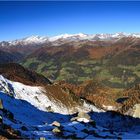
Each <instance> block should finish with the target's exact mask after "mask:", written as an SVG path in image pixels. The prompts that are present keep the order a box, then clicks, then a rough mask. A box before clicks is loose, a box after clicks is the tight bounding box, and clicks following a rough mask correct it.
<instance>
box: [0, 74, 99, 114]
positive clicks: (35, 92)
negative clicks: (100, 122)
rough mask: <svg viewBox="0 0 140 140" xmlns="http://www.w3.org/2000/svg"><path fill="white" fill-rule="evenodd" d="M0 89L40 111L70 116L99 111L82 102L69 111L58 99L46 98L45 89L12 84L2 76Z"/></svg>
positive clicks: (17, 83) (0, 76) (0, 77)
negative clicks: (76, 113) (80, 112)
mask: <svg viewBox="0 0 140 140" xmlns="http://www.w3.org/2000/svg"><path fill="white" fill-rule="evenodd" d="M0 89H1V91H3V92H5V93H7V94H9V95H11V96H14V97H15V98H16V99H22V100H25V101H27V102H29V103H31V104H32V105H34V106H35V107H37V108H38V109H40V110H42V111H53V112H57V113H61V114H69V113H70V114H71V113H74V112H76V111H80V110H83V109H84V110H85V111H86V112H88V111H90V110H94V111H97V112H99V111H101V110H99V109H97V108H96V107H95V106H93V105H90V104H87V103H86V102H83V106H80V104H77V106H75V108H74V109H73V108H72V109H70V108H68V107H67V106H66V105H65V104H63V102H60V101H59V100H58V99H54V98H53V97H52V98H50V96H49V97H48V96H47V95H48V94H49V91H47V89H45V88H43V87H39V86H29V85H24V84H22V83H19V82H13V81H10V80H7V79H6V78H4V77H3V76H2V75H0ZM47 92H48V93H47Z"/></svg>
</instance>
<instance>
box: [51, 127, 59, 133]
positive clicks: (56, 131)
mask: <svg viewBox="0 0 140 140" xmlns="http://www.w3.org/2000/svg"><path fill="white" fill-rule="evenodd" d="M52 132H53V133H61V130H60V129H59V128H57V127H55V128H54V129H53V130H52Z"/></svg>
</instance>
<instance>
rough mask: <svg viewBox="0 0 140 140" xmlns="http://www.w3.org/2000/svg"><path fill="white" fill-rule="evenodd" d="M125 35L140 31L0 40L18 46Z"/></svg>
mask: <svg viewBox="0 0 140 140" xmlns="http://www.w3.org/2000/svg"><path fill="white" fill-rule="evenodd" d="M123 37H135V38H140V33H115V34H83V33H79V34H61V35H58V36H53V37H41V36H30V37H27V38H23V39H18V40H13V41H2V42H0V46H1V47H5V46H16V45H29V44H43V43H48V42H54V41H58V40H59V41H78V40H95V41H96V40H112V39H120V38H123Z"/></svg>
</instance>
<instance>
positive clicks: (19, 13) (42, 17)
mask: <svg viewBox="0 0 140 140" xmlns="http://www.w3.org/2000/svg"><path fill="white" fill-rule="evenodd" d="M81 32H82V33H87V34H95V33H115V32H127V33H131V32H137V33H138V32H140V1H137V2H130V1H129V2H126V1H125V2H121V1H117V2H115V1H112V2H111V1H108V2H106V1H100V2H99V1H98V2H97V1H89V2H86V1H85V2H84V1H81V2H80V1H77V2H75V1H71V2H68V1H63V2H60V1H57V2H56V1H52V2H51V1H50V2H48V1H44V2H39V1H38V2H33V1H31V2H28V1H24V2H20V1H19V2H18V1H17V2H12V1H11V2H8V1H7V2H2V1H0V40H13V39H18V38H23V37H27V36H31V35H40V36H44V35H45V36H46V35H47V36H53V35H58V34H64V33H69V34H71V33H81Z"/></svg>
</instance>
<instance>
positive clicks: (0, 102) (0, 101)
mask: <svg viewBox="0 0 140 140" xmlns="http://www.w3.org/2000/svg"><path fill="white" fill-rule="evenodd" d="M0 109H3V103H2V100H1V99H0Z"/></svg>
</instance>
